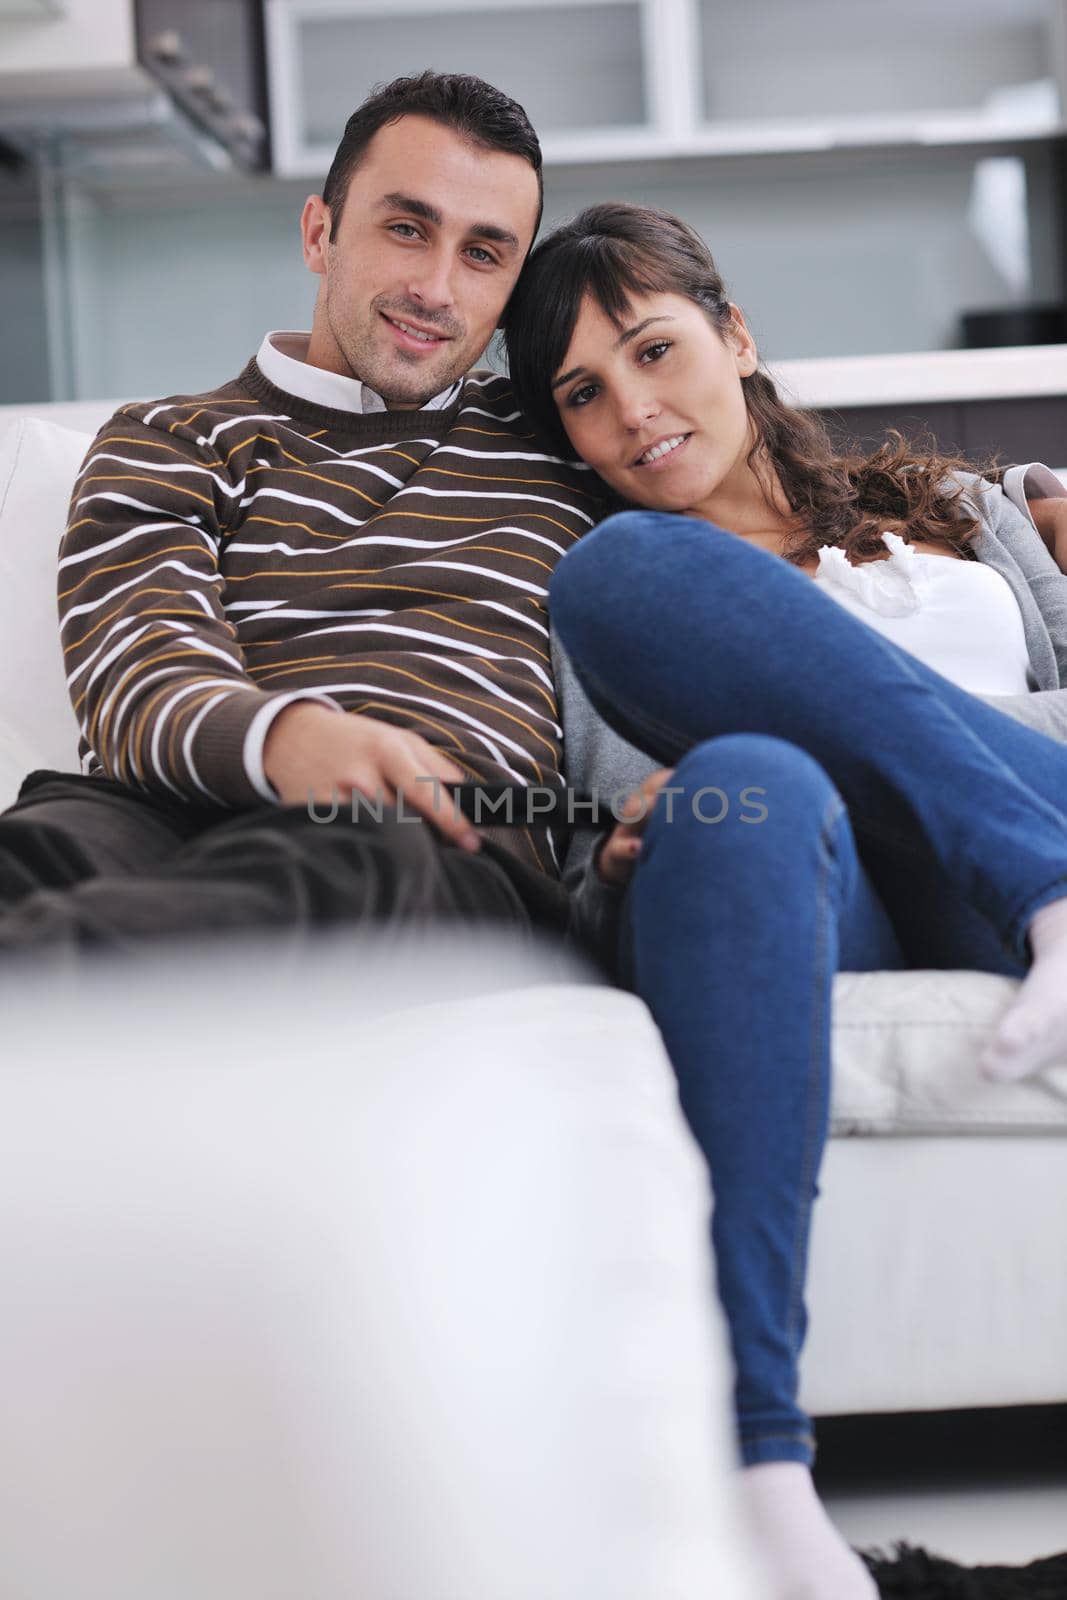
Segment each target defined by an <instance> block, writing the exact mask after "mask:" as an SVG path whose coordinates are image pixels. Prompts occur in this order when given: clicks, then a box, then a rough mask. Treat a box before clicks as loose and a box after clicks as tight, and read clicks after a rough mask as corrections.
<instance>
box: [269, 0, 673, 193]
mask: <svg viewBox="0 0 1067 1600" xmlns="http://www.w3.org/2000/svg"><path fill="white" fill-rule="evenodd" d="M684 18H685V7H679V5H678V4H677V0H268V5H267V49H268V71H269V79H270V89H271V126H272V132H273V140H274V166H275V170H276V171H277V172H279V173H281V174H282V175H284V176H296V175H305V174H307V175H311V174H317V173H321V172H323V171H325V169H326V167H327V165H328V164H329V160H330V157H331V155H332V154H333V151H334V148H335V146H336V144H337V141H338V139H339V137H340V134H341V131H342V129H343V127H344V124H345V121H346V119H347V117H348V115H349V113H350V112H351V111H353V110H354V109H355V107H356V106H357V105H358V104H359V103H360V101H361V100H362V99H363V98H364V96H365V95H366V94H367V93H368V92H369V91H370V89H371V88H372V87H373V86H374V85H375V84H377V83H382V82H388V81H389V80H391V79H392V78H395V77H399V76H401V75H402V74H406V73H412V72H417V71H419V70H421V69H422V68H423V67H427V66H432V67H434V68H436V69H437V70H438V71H443V72H472V73H476V74H477V75H478V76H479V77H483V78H485V79H487V80H488V81H489V82H490V83H493V84H495V85H496V86H497V87H498V88H500V89H503V90H504V91H505V92H506V93H507V94H510V95H512V96H513V97H514V98H515V99H516V100H518V101H519V102H520V104H522V105H523V106H524V107H525V108H526V111H527V112H528V113H529V116H530V118H531V120H532V122H533V123H534V126H535V127H536V128H537V130H538V133H539V134H540V136H541V140H542V145H543V148H544V152H545V158H546V160H548V161H552V160H568V159H596V158H598V157H601V158H611V157H614V156H631V155H634V154H644V153H645V152H646V151H647V149H648V147H649V144H650V143H654V142H658V141H660V140H662V139H663V138H664V136H665V135H666V134H667V132H668V130H669V129H670V128H671V126H672V124H673V123H674V121H675V118H676V115H677V107H678V102H679V87H678V84H677V83H676V82H674V81H672V80H673V63H674V58H675V49H676V45H677V40H676V38H675V33H676V30H677V24H678V22H679V20H683V19H684ZM691 59H692V58H691ZM695 88H696V78H695V74H693V81H692V89H693V92H694V94H695ZM690 103H692V96H690Z"/></svg>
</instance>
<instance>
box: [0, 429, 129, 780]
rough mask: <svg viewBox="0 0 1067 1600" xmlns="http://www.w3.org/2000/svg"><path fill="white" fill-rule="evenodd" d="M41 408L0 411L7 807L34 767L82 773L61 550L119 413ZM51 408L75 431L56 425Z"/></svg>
mask: <svg viewBox="0 0 1067 1600" xmlns="http://www.w3.org/2000/svg"><path fill="white" fill-rule="evenodd" d="M28 409H29V408H28ZM33 409H34V411H35V412H36V414H35V415H29V414H27V413H20V412H18V411H15V412H14V413H12V412H11V410H10V409H8V410H7V411H6V412H5V413H3V414H0V639H2V641H3V647H2V649H0V808H2V807H4V806H8V805H10V804H11V802H12V801H13V800H14V798H15V796H16V794H17V793H18V787H19V784H20V783H21V781H22V779H23V778H24V777H25V775H26V773H27V772H30V771H32V770H33V769H34V768H36V767H56V768H58V769H60V770H62V771H67V772H70V771H76V770H77V767H78V727H77V722H76V719H75V716H74V711H73V708H72V706H71V701H70V696H69V693H68V690H67V684H66V677H65V674H64V670H63V657H62V652H61V650H60V644H59V623H58V620H57V616H56V577H57V565H56V564H57V550H58V545H59V541H60V538H61V537H62V534H63V529H64V527H65V526H66V521H67V510H68V506H69V503H70V497H71V492H72V490H73V488H74V481H75V478H76V477H77V474H78V471H79V469H80V467H81V463H82V459H83V457H84V455H85V452H86V450H87V449H88V447H89V444H90V443H91V441H92V438H93V434H94V433H95V431H96V429H97V428H98V427H100V426H101V424H102V423H104V422H105V421H106V420H107V418H108V417H109V416H110V415H111V413H112V412H113V411H114V409H115V407H114V405H113V404H111V403H110V402H108V401H103V402H80V403H78V404H77V405H72V406H58V407H55V408H46V407H36V408H33ZM50 410H54V411H55V412H56V413H58V414H59V415H61V416H62V417H63V422H64V424H69V423H76V424H77V427H72V426H69V425H63V426H61V425H60V424H59V423H58V422H56V421H53V420H52V419H51V417H50V416H49V415H48V413H49V411H50Z"/></svg>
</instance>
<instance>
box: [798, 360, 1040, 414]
mask: <svg viewBox="0 0 1067 1600" xmlns="http://www.w3.org/2000/svg"><path fill="white" fill-rule="evenodd" d="M769 366H770V370H771V373H772V375H773V376H774V377H775V378H776V379H779V380H780V381H781V383H782V386H783V388H784V389H786V390H787V391H788V396H789V398H790V399H792V400H795V401H796V402H797V403H798V404H801V405H805V406H814V407H818V408H823V407H842V408H844V407H851V406H889V405H912V404H926V405H932V404H938V403H942V402H952V401H963V400H1016V399H1031V400H1032V399H1041V398H1043V397H1049V396H1054V395H1067V345H1064V344H1042V345H1015V346H1011V347H1006V348H1004V349H998V350H936V351H931V352H925V353H917V354H914V355H888V356H836V357H826V358H822V357H819V358H815V357H806V358H804V359H800V360H795V361H774V362H771V363H769Z"/></svg>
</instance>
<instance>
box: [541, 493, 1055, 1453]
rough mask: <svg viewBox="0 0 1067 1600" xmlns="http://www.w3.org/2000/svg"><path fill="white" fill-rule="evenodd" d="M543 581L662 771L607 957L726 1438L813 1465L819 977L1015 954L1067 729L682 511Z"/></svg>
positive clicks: (1041, 860) (606, 532)
mask: <svg viewBox="0 0 1067 1600" xmlns="http://www.w3.org/2000/svg"><path fill="white" fill-rule="evenodd" d="M550 599H551V607H552V619H553V623H554V626H555V627H556V629H557V631H558V632H559V635H560V637H561V638H562V640H563V643H564V645H565V646H566V648H567V650H568V652H569V653H570V655H571V658H572V660H573V662H574V666H575V670H576V672H577V673H578V676H579V678H580V679H581V681H582V683H583V685H584V687H585V689H586V691H587V693H588V694H589V696H590V698H591V700H592V701H593V703H594V704H595V705H596V707H597V709H598V710H599V711H600V713H601V714H602V715H603V716H604V717H605V719H606V720H607V721H608V722H609V723H611V725H612V726H613V727H614V728H615V729H616V730H617V731H618V732H619V733H621V734H622V735H623V736H624V737H625V738H627V739H629V740H630V741H631V742H632V743H634V744H636V745H639V746H641V747H642V748H644V749H645V750H647V751H648V753H649V754H650V755H652V756H653V757H654V758H655V759H657V760H659V761H661V762H663V763H664V764H665V765H667V764H671V765H676V769H677V770H676V773H675V776H674V778H673V779H672V780H671V783H672V786H673V787H675V788H681V789H682V790H683V793H682V794H681V795H679V796H675V797H673V799H671V800H670V801H668V798H667V797H666V796H661V797H660V800H659V802H658V803H657V806H656V808H655V810H654V812H653V815H652V817H651V818H650V821H649V824H648V828H647V831H646V835H645V844H644V848H643V851H642V854H641V856H640V857H639V860H638V865H637V868H636V871H635V873H634V876H633V878H632V880H631V885H630V889H629V892H628V894H627V898H626V906H625V913H624V937H623V946H624V948H623V951H622V953H621V955H622V963H623V970H624V975H625V976H626V977H627V979H628V981H629V982H630V983H631V984H632V986H633V987H634V988H635V990H636V991H637V992H638V993H639V994H640V995H641V996H642V997H643V998H644V999H645V1000H646V1002H647V1003H648V1005H649V1007H650V1009H651V1011H652V1014H653V1016H654V1017H655V1018H656V1021H657V1023H658V1025H659V1027H660V1029H661V1031H662V1033H663V1036H664V1039H665V1041H666V1044H667V1048H668V1050H669V1052H670V1056H671V1060H672V1063H673V1065H674V1069H675V1072H676V1073H677V1076H678V1082H679V1091H680V1098H681V1102H682V1106H683V1109H684V1111H685V1113H686V1115H687V1117H688V1119H689V1122H690V1124H691V1126H692V1129H693V1132H694V1134H695V1135H696V1138H697V1140H698V1141H699V1143H700V1145H701V1148H702V1149H703V1151H704V1154H705V1156H706V1158H707V1161H708V1165H709V1169H710V1172H711V1181H712V1188H713V1191H714V1197H715V1205H714V1214H713V1218H712V1240H713V1244H714V1248H715V1258H716V1266H717V1272H718V1280H719V1291H720V1295H721V1298H722V1301H723V1305H724V1308H725V1311H726V1316H727V1321H728V1323H729V1327H730V1334H731V1340H732V1344H733V1351H734V1358H735V1363H736V1367H737V1391H736V1395H737V1414H738V1426H739V1433H740V1440H741V1451H742V1455H743V1458H744V1460H745V1461H746V1462H749V1463H753V1462H759V1461H776V1460H794V1461H803V1462H810V1461H811V1460H812V1458H813V1453H814V1442H813V1437H812V1428H811V1423H810V1420H809V1418H808V1417H806V1416H805V1414H804V1413H803V1411H802V1410H801V1409H800V1408H799V1406H798V1405H797V1387H798V1384H797V1369H798V1361H799V1355H800V1350H801V1346H802V1344H803V1340H804V1333H805V1327H806V1314H805V1309H804V1295H803V1289H804V1278H805V1271H806V1265H807V1251H808V1238H809V1233H810V1222H811V1210H812V1204H813V1201H814V1198H815V1195H816V1192H817V1176H818V1169H819V1163H820V1160H821V1156H822V1150H823V1147H824V1144H825V1139H826V1133H827V1123H828V1108H829V1079H830V1002H831V993H832V984H833V978H834V974H835V973H836V972H838V971H870V970H875V969H882V968H887V967H888V968H893V967H929V966H933V967H947V968H953V967H955V968H960V967H966V968H975V969H979V970H983V971H987V972H999V973H1007V974H1010V975H1013V976H1018V975H1020V974H1021V973H1022V972H1024V971H1025V969H1026V965H1027V961H1028V950H1027V943H1026V933H1027V928H1028V926H1029V922H1030V919H1031V918H1032V916H1033V914H1034V912H1035V911H1036V910H1038V909H1039V908H1040V907H1041V906H1042V905H1045V904H1047V903H1049V902H1050V901H1052V900H1055V899H1059V898H1060V897H1061V896H1063V895H1064V894H1067V747H1065V746H1063V745H1060V744H1058V743H1057V742H1056V741H1054V740H1052V739H1049V738H1046V737H1045V736H1044V735H1043V734H1039V733H1034V732H1033V731H1032V730H1030V729H1028V728H1025V727H1023V726H1022V725H1021V724H1019V723H1016V722H1013V721H1012V720H1011V719H1010V718H1008V717H1006V716H1004V715H1003V714H1002V713H1000V712H999V711H995V710H993V709H992V708H991V707H989V706H986V705H985V704H983V703H982V702H981V701H980V700H977V699H976V698H975V697H973V696H972V695H969V694H967V693H965V692H964V691H963V690H961V689H957V688H956V687H955V686H954V685H953V684H951V683H949V682H948V681H947V680H946V679H944V678H942V677H941V676H940V675H939V674H937V673H935V672H932V671H930V670H929V669H927V668H926V667H924V666H923V665H922V664H921V663H920V662H918V661H916V660H915V659H914V658H913V657H912V656H909V655H908V654H906V653H905V652H904V651H901V650H898V649H897V648H896V647H895V646H893V645H891V644H889V643H888V642H887V641H886V640H884V639H883V638H882V637H881V636H880V635H879V634H877V633H875V632H874V631H873V629H870V628H867V627H865V626H864V624H863V623H861V622H859V621H858V620H856V619H855V618H854V617H852V616H851V615H850V614H849V613H848V612H846V611H845V610H844V609H843V608H842V607H840V606H839V605H838V604H837V603H836V602H835V601H834V600H832V599H830V598H829V597H828V596H826V595H824V594H822V593H820V591H819V590H818V589H817V587H816V586H815V584H814V583H812V581H811V580H810V579H809V578H808V577H806V576H805V575H804V574H802V573H799V572H797V571H796V570H795V569H793V568H792V567H790V566H789V565H788V564H787V563H786V562H784V561H781V560H779V559H778V558H777V557H774V556H770V555H768V554H767V553H766V552H764V551H761V550H759V549H755V548H753V547H752V546H750V545H748V544H746V543H745V542H744V541H743V540H742V539H739V538H737V537H736V536H734V535H733V534H730V533H725V532H723V531H722V530H720V529H718V528H715V527H712V526H711V525H710V524H708V523H706V522H703V521H699V520H696V519H692V518H685V517H676V516H670V515H666V514H662V513H657V512H625V513H622V514H621V515H619V516H615V517H612V518H610V519H609V520H608V521H607V522H605V523H602V524H601V526H600V527H599V528H597V529H596V530H595V531H594V532H593V533H591V534H587V535H586V537H585V538H584V539H583V540H582V541H581V542H580V543H579V544H578V545H577V546H575V548H574V549H573V550H572V551H571V552H570V553H569V554H568V555H567V557H566V558H565V560H564V561H563V562H562V563H561V564H560V566H559V567H558V568H557V570H556V573H555V575H554V577H553V580H552V584H551V590H550ZM761 790H762V791H764V792H763V793H762V794H760V793H758V791H761ZM701 791H703V792H702V793H701ZM743 791H744V793H743ZM753 791H757V792H755V793H754V792H753ZM669 807H670V814H669ZM761 813H762V814H761Z"/></svg>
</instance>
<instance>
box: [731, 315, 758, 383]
mask: <svg viewBox="0 0 1067 1600" xmlns="http://www.w3.org/2000/svg"><path fill="white" fill-rule="evenodd" d="M729 339H730V343H731V344H732V346H733V348H734V352H735V354H736V356H737V370H738V372H739V373H740V374H741V376H742V378H750V377H751V376H752V374H753V373H754V372H755V370H756V368H757V367H758V366H759V351H758V350H757V349H756V341H755V339H753V337H752V335H751V334H750V333H749V331H748V324H747V323H746V322H745V318H744V314H743V312H742V310H741V307H740V306H735V305H734V303H733V301H731V302H730V328H729Z"/></svg>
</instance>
